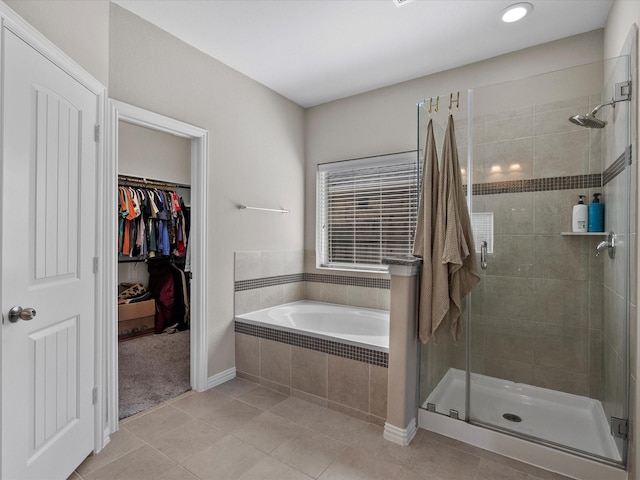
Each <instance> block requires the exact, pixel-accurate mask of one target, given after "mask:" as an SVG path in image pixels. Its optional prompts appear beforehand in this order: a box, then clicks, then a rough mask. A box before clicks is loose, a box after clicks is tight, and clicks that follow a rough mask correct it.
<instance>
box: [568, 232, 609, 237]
mask: <svg viewBox="0 0 640 480" xmlns="http://www.w3.org/2000/svg"><path fill="white" fill-rule="evenodd" d="M607 233H608V232H560V235H564V236H567V237H597V236H598V235H600V236H603V235H607Z"/></svg>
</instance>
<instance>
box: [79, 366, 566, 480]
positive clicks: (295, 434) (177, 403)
mask: <svg viewBox="0 0 640 480" xmlns="http://www.w3.org/2000/svg"><path fill="white" fill-rule="evenodd" d="M382 432H383V429H382V428H381V427H378V426H376V425H372V424H369V423H366V422H362V421H360V420H357V419H355V418H352V417H349V416H346V415H344V414H342V413H339V412H336V411H333V410H329V409H327V408H323V407H320V406H317V405H314V404H312V403H309V402H306V401H303V400H300V399H298V398H294V397H287V396H285V395H282V394H280V393H276V392H274V391H272V390H268V389H266V388H264V387H262V386H259V385H257V384H255V383H251V382H248V381H245V380H241V379H238V378H236V379H233V380H231V381H229V382H227V383H225V384H223V385H220V386H218V387H216V388H214V389H211V390H209V391H207V392H204V393H195V392H187V393H185V394H184V395H181V396H180V397H178V398H176V399H173V400H171V401H170V402H167V403H166V404H164V405H162V406H160V407H157V408H155V409H152V410H149V411H147V412H142V413H140V414H138V415H136V416H133V417H130V418H128V419H125V420H123V421H121V422H120V430H119V431H118V432H117V433H115V434H114V435H112V437H111V442H110V443H109V444H108V445H107V446H106V447H105V448H104V450H103V451H102V452H100V453H99V454H98V455H93V456H90V457H88V458H87V459H86V460H85V461H84V463H82V465H80V466H79V467H78V468H77V470H76V471H75V472H74V473H73V474H72V475H71V476H70V477H69V480H79V479H84V480H147V479H150V480H151V479H153V480H157V479H163V480H197V479H200V480H214V479H225V480H226V479H243V480H249V479H260V480H270V479H273V480H288V479H291V480H294V479H295V480H303V479H306V480H308V479H311V478H317V479H320V480H334V479H336V480H338V479H339V480H351V479H367V480H370V479H384V480H392V479H397V480H467V479H468V480H511V479H513V480H561V479H567V477H563V476H561V475H558V474H554V473H551V472H548V471H546V470H541V469H539V468H536V467H532V466H530V465H526V464H524V463H520V462H517V461H514V460H511V459H508V458H505V457H502V456H500V455H496V454H494V453H491V452H487V451H486V450H482V449H480V448H477V447H473V446H470V445H466V444H464V443H460V442H458V441H456V440H452V439H450V438H447V437H443V436H440V435H437V434H434V433H431V432H427V431H425V430H419V432H418V434H417V436H416V438H415V439H414V440H413V442H412V443H411V445H409V446H408V447H400V446H398V445H395V444H393V443H390V442H388V441H386V440H384V439H383V437H382Z"/></svg>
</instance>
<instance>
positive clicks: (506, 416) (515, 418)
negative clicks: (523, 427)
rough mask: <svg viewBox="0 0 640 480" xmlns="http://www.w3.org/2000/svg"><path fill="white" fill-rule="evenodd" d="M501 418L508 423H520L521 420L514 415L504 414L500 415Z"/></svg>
mask: <svg viewBox="0 0 640 480" xmlns="http://www.w3.org/2000/svg"><path fill="white" fill-rule="evenodd" d="M502 418H504V419H505V420H509V421H510V422H521V421H522V419H521V418H520V417H519V416H518V415H516V414H515V413H505V414H504V415H502Z"/></svg>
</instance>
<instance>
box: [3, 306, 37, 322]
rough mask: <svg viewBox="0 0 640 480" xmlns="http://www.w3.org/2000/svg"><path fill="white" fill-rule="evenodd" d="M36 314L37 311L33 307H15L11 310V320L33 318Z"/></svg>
mask: <svg viewBox="0 0 640 480" xmlns="http://www.w3.org/2000/svg"><path fill="white" fill-rule="evenodd" d="M35 316H36V311H35V310H34V309H33V308H28V307H27V308H22V307H13V308H12V309H11V310H9V321H10V322H11V323H15V322H17V321H18V320H31V319H32V318H33V317H35Z"/></svg>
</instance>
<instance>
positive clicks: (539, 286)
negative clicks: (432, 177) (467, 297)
mask: <svg viewBox="0 0 640 480" xmlns="http://www.w3.org/2000/svg"><path fill="white" fill-rule="evenodd" d="M600 101H601V96H600V95H592V96H582V97H579V98H572V99H569V100H564V101H560V102H551V103H542V104H535V105H530V106H525V107H521V108H517V109H513V110H510V111H505V112H500V113H497V114H491V115H486V116H483V117H479V118H474V171H473V175H474V176H473V184H474V197H473V212H493V221H494V228H493V233H494V238H493V240H494V248H493V253H490V254H489V258H488V261H489V267H488V269H487V270H481V271H480V272H481V275H482V281H481V282H480V283H479V285H478V286H477V287H476V289H475V290H474V291H473V292H472V301H471V322H472V326H471V328H472V340H471V358H470V362H471V370H472V372H476V373H481V374H485V375H489V376H493V377H498V378H504V379H507V380H512V381H516V382H521V383H527V384H530V385H536V386H541V387H545V388H551V389H554V390H559V391H564V392H568V393H574V394H578V395H584V396H591V397H595V398H599V399H602V398H603V383H602V378H603V368H604V362H603V337H604V334H603V332H604V330H603V328H602V325H603V323H602V322H603V320H602V317H603V305H604V297H605V295H604V289H603V272H604V266H605V264H606V260H607V259H608V257H607V256H606V253H605V254H604V255H601V256H599V257H595V255H594V253H595V247H596V245H597V244H598V242H600V241H601V240H603V239H604V238H605V237H604V236H595V237H593V236H590V237H589V236H563V235H561V232H568V231H571V215H572V207H573V205H574V204H576V203H577V200H578V195H586V196H587V199H590V198H591V195H592V194H593V193H594V192H603V193H604V195H603V197H604V198H603V200H604V202H605V208H606V203H607V202H608V201H610V200H612V199H610V198H607V192H606V191H603V189H602V188H601V187H600V186H595V185H601V173H602V171H603V164H602V146H601V138H602V132H601V131H599V130H588V129H585V128H581V127H578V126H576V125H573V124H571V123H569V122H568V120H567V119H568V117H569V116H570V115H573V114H575V113H578V112H588V111H590V110H591V109H592V108H593V107H594V106H595V105H596V104H598V103H600ZM457 127H458V128H457V129H458V131H460V134H459V135H458V144H459V150H460V158H462V159H466V150H467V146H466V145H465V143H464V142H465V141H466V128H467V127H466V123H465V122H459V124H458V125H457ZM478 256H479V255H478ZM605 257H606V258H605ZM439 340H440V341H439V343H438V345H433V346H428V348H423V355H422V368H423V369H426V371H428V372H429V375H428V377H429V378H428V380H427V381H424V379H423V383H424V385H422V384H421V393H422V400H423V401H424V399H425V396H426V395H427V394H428V393H429V391H430V390H431V388H432V387H433V386H434V385H435V384H437V382H438V381H439V379H440V378H441V377H442V375H444V373H446V371H447V369H448V368H449V366H453V367H455V368H460V369H465V361H466V356H465V348H464V346H465V341H464V339H463V340H462V341H461V342H459V344H458V345H454V344H453V342H452V340H451V337H450V336H449V335H441V336H440V339H439Z"/></svg>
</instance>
